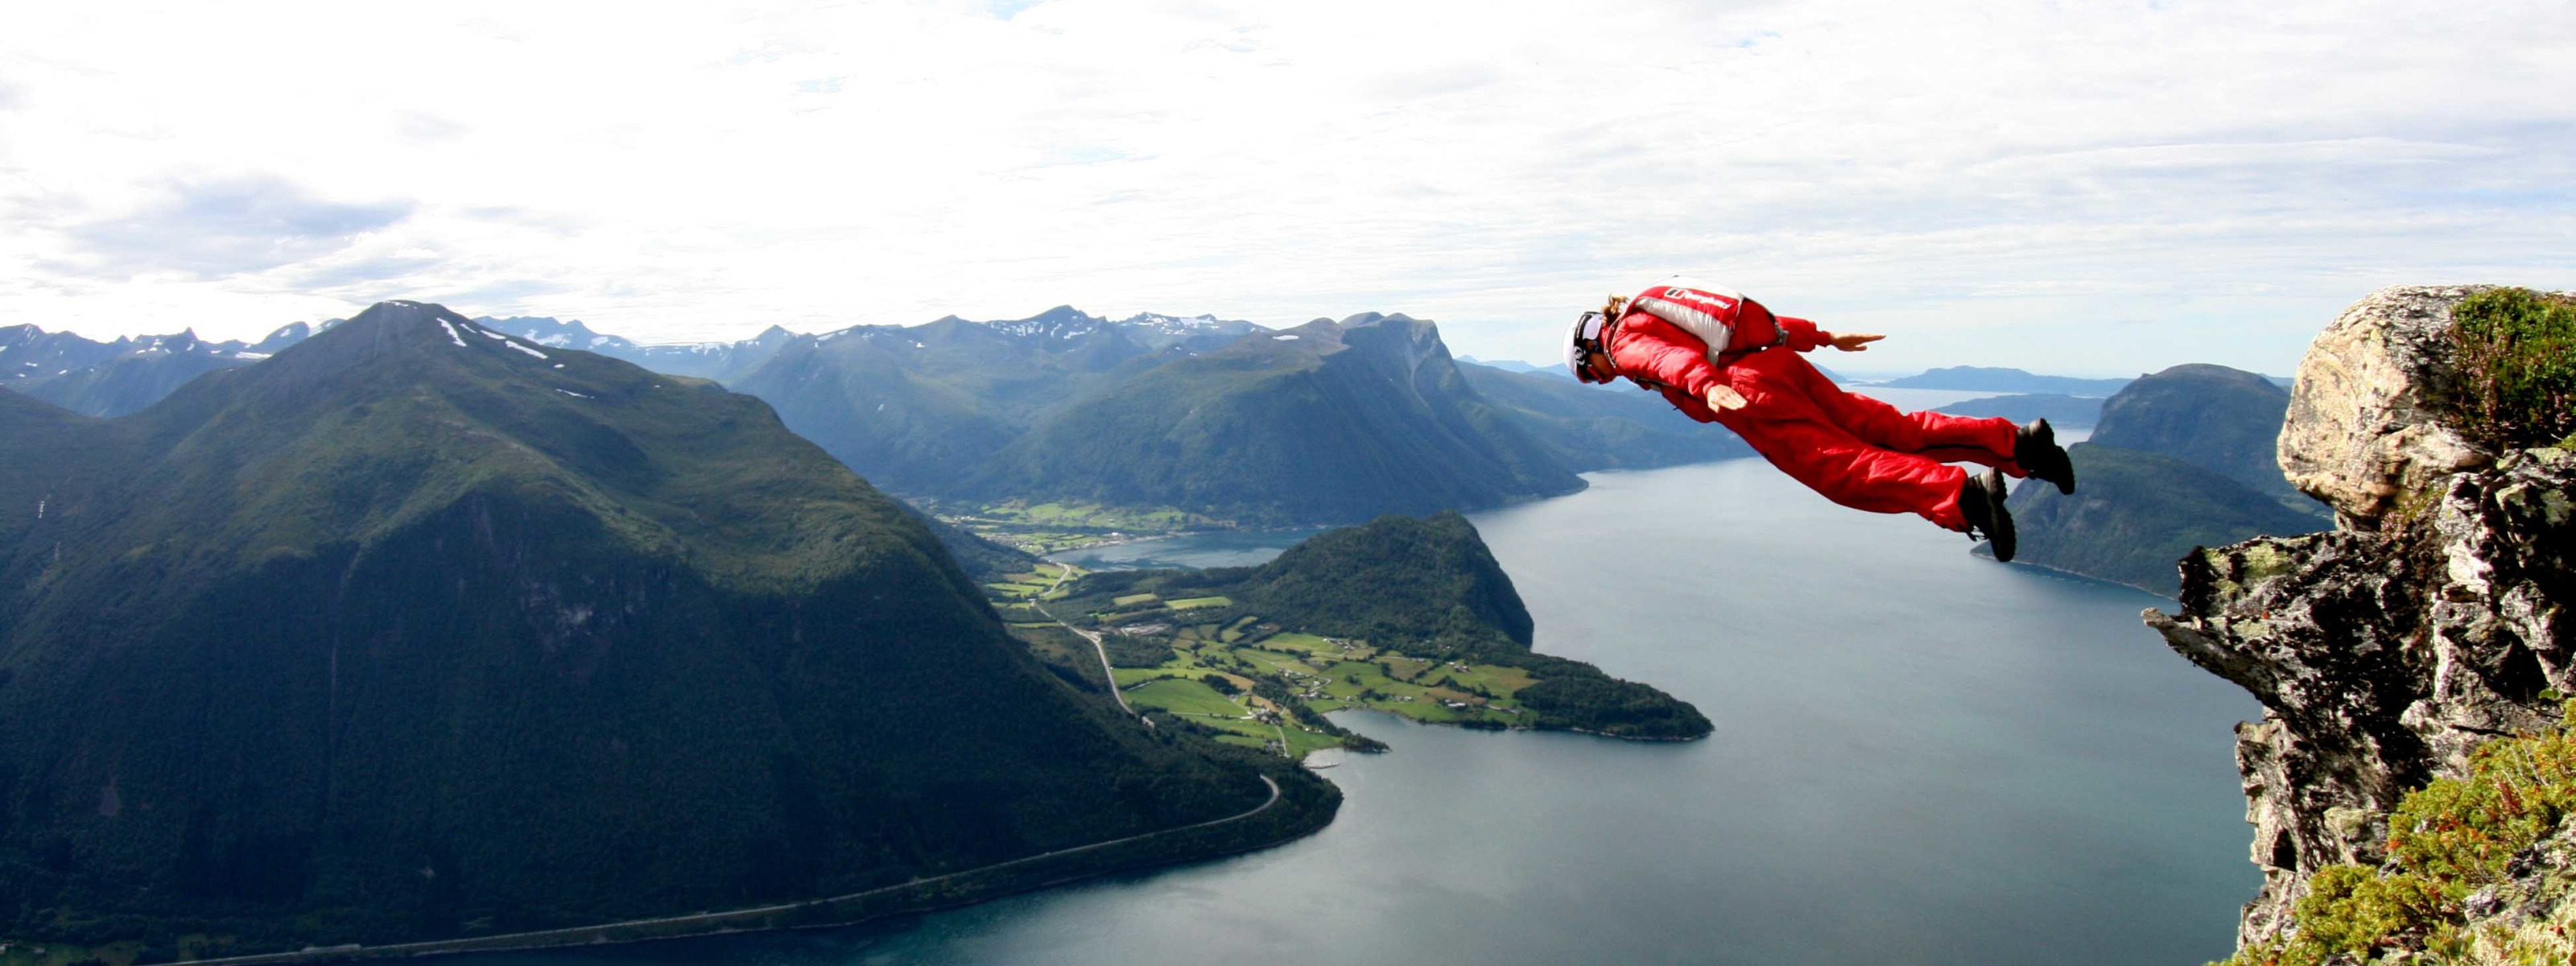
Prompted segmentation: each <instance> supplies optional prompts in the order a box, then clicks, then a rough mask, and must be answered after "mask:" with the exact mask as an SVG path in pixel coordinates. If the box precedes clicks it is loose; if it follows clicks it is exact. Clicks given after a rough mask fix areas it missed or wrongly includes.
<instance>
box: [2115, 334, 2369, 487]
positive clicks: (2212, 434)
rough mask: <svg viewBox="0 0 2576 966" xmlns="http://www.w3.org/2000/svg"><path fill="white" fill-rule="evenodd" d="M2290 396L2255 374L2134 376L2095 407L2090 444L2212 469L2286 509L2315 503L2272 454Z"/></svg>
mask: <svg viewBox="0 0 2576 966" xmlns="http://www.w3.org/2000/svg"><path fill="white" fill-rule="evenodd" d="M2289 408H2290V393H2289V391H2288V390H2286V389H2283V388H2281V387H2280V385H2279V384H2277V383H2274V382H2273V381H2272V380H2270V379H2267V378H2265V377H2263V376H2261V375H2257V374H2255V373H2251V372H2246V371H2244V370H2241V369H2230V368H2228V367H2226V366H2213V365H2206V364H2191V365H2181V366H2175V367H2173V368H2171V369H2166V370H2164V371H2162V372H2158V373H2154V374H2151V375H2145V376H2140V377H2138V379H2137V381H2135V382H2132V383H2130V384H2129V386H2128V388H2126V389H2122V390H2120V392H2119V393H2118V394H2117V395H2114V396H2112V397H2111V398H2110V399H2108V400H2105V401H2104V402H2103V403H2102V416H2101V420H2100V421H2099V423H2098V424H2097V425H2096V426H2095V427H2094V430H2093V436H2092V442H2096V443H2100V444H2102V445H2104V446H2118V447H2121V448H2124V449H2132V450H2139V451H2143V452H2149V453H2162V454H2164V455H2167V456H2171V457H2174V458H2175V459H2179V460H2182V461H2183V462H2186V463H2190V464H2192V465H2194V466H2200V467H2205V468H2208V469H2211V470H2216V471H2218V472H2219V473H2220V474H2223V475H2225V476H2226V477H2227V478H2229V479H2232V480H2235V481H2236V482H2238V483H2242V484H2244V485H2246V486H2248V487H2251V488H2253V489H2254V490H2256V491H2259V492H2261V493H2263V494H2264V495H2266V496H2268V497H2271V498H2272V499H2274V500H2276V501H2279V502H2281V503H2283V504H2286V505H2288V506H2289V507H2290V508H2291V509H2294V510H2299V511H2302V512H2308V513H2312V514H2314V515H2316V516H2319V517H2320V518H2322V517H2324V516H2325V515H2326V514H2325V511H2324V508H2323V506H2322V505H2320V504H2318V503H2317V502H2316V501H2315V500H2313V499H2310V498H2309V497H2308V496H2307V495H2305V494H2302V493H2300V492H2299V491H2297V490H2296V489H2293V488H2291V486H2290V484H2289V481H2288V480H2287V479H2286V478H2284V477H2283V476H2282V475H2281V464H2280V461H2279V459H2278V457H2277V455H2276V454H2275V449H2276V441H2277V440H2279V439H2280V436H2281V421H2282V419H2283V418H2284V417H2285V416H2286V414H2287V413H2288V412H2289Z"/></svg>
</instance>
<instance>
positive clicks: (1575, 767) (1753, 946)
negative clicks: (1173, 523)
mask: <svg viewBox="0 0 2576 966" xmlns="http://www.w3.org/2000/svg"><path fill="white" fill-rule="evenodd" d="M1592 479H1593V484H1594V485H1593V486H1592V488H1591V489H1590V490H1588V491H1586V492H1584V493H1581V494H1578V495H1575V496H1571V497H1566V498H1563V499H1558V500H1550V501H1546V502H1541V503H1535V504H1530V505H1526V506H1521V507H1515V508H1511V509H1506V510H1500V511H1495V512H1491V513H1485V514H1480V515H1478V516H1476V517H1475V518H1474V519H1475V522H1476V524H1477V526H1478V527H1479V528H1481V529H1482V530H1483V532H1484V536H1485V539H1486V541H1487V542H1488V543H1489V544H1491V545H1492V547H1493V550H1494V553H1495V555H1496V556H1497V557H1498V558H1500V559H1501V561H1502V563H1503V565H1504V567H1505V568H1506V569H1507V570H1509V571H1510V573H1511V575H1512V577H1513V580H1514V581H1515V582H1516V583H1517V584H1518V586H1519V589H1520V592H1521V595H1522V596H1523V597H1524V598H1525V599H1526V600H1527V601H1528V604H1529V608H1530V611H1531V613H1532V614H1533V615H1534V616H1535V617H1536V618H1537V621H1538V647H1539V649H1540V650H1543V651H1547V652H1551V653H1556V654H1562V655H1567V656H1571V657H1576V658H1581V659H1583V660H1588V661H1592V662H1595V663H1598V664H1600V665H1601V666H1602V667H1603V668H1605V669H1607V670H1609V671H1610V672H1611V673H1614V674H1617V675H1620V676H1623V677H1630V678H1636V679H1641V680H1645V681H1650V682H1653V683H1655V684H1657V685H1659V686H1662V687H1664V688H1665V689H1667V690H1670V691H1672V692H1673V693H1675V694H1678V695H1680V696H1681V697H1683V698H1686V699H1688V700H1690V701H1692V702H1694V703H1696V704H1698V705H1699V707H1700V708H1701V710H1703V711H1705V712H1707V714H1708V715H1709V717H1710V718H1711V719H1713V720H1714V721H1715V722H1716V723H1717V729H1718V730H1717V734H1716V735H1715V736H1714V737H1712V738H1710V739H1708V740H1706V741H1699V742H1692V743H1687V744H1644V743H1630V742H1620V741H1612V740H1607V739H1598V738H1590V737H1585V736H1580V735H1565V734H1528V733H1505V734H1491V733H1478V732H1466V731H1459V730H1454V729H1445V728H1434V727H1425V726H1415V725H1409V724H1406V723H1404V722H1403V721H1401V720H1400V719H1396V718H1393V717H1390V716H1386V715H1381V714H1376V713H1371V712H1351V713H1345V714H1343V715H1341V716H1340V717H1339V719H1338V720H1341V721H1343V723H1345V724H1347V725H1349V726H1352V727H1355V728H1358V729H1360V730H1362V731H1365V732H1367V733H1370V734H1373V735H1376V736H1379V737H1381V738H1384V739H1386V740H1387V741H1389V742H1390V743H1392V744H1393V745H1394V746H1395V750H1394V752H1393V753H1391V754H1387V755H1383V756H1348V757H1344V758H1342V759H1341V760H1340V764H1339V766H1338V767H1335V768H1333V769H1332V770H1330V771H1328V772H1327V773H1326V774H1327V775H1329V776H1330V777H1331V778H1332V779H1333V780H1334V781H1335V782H1336V783H1338V784H1340V785H1341V787H1342V789H1343V790H1344V792H1345V793H1346V795H1347V799H1346V801H1345V803H1344V805H1343V807H1342V812H1341V816H1340V818H1339V819H1337V820H1336V821H1335V822H1334V823H1333V824H1332V826H1331V827H1329V828H1327V829H1325V830H1324V831H1323V832H1322V833H1319V834H1317V835H1315V836H1313V837H1310V838H1307V839H1303V840H1300V841H1298V842H1295V843H1292V844H1290V845H1287V846H1283V847H1280V848H1277V849H1272V850H1269V851H1266V852H1262V853H1259V854H1255V855H1249V856H1241V857H1237V858H1233V859H1226V860H1221V861H1216V862H1209V863H1204V864H1201V865H1196V866H1191V867H1187V868H1181V869H1174V870H1166V871H1162V872H1156V873H1145V874H1139V875H1135V876H1129V877H1124V878H1117V879H1110V880H1102V881H1096V882H1092V883H1089V884H1085V885H1080V886H1075V887H1071V888H1066V889H1060V890H1056V891H1052V892H1047V893H1042V894H1038V895H1030V896H1021V897H1017V898H1012V899H1005V900H1001V901H998V902H993V903H989V904H986V905H983V906H978V907H975V908H970V909H964V910H959V911H954V912H947V913H941V914H937V915H931V916H923V917H915V918H910V919H904V920H899V921H893V922H887V923H880V924H876V925H871V926H863V927H857V928H851V929H841V930H832V931H825V932H816V933H800V934H792V935H769V936H749V937H731V938H723V939H708V940H684V941H676V942H668V943H662V944H656V945H650V946H642V947H627V948H620V949H613V950H604V951H597V952H592V951H580V952H568V953H550V954H537V955H518V956H493V957H480V958H479V959H480V964H479V966H500V964H501V963H502V962H504V961H506V962H507V963H509V964H512V966H574V964H587V963H594V962H595V963H601V964H620V966H622V964H640V963H691V964H696V963H707V964H724V966H771V964H775V966H843V964H879V963H882V964H996V966H999V964H1030V963H1071V964H1104V966H1106V964H1173V966H1206V964H1210V963H1223V964H1229V966H1248V964H1273V963H1276V964H1297V966H1311V964H1313V963H1316V962H1319V961H1324V962H1347V963H1397V962H1402V963H1423V964H1429V963H1442V964H1445V963H1478V964H1530V966H1538V964H1547V966H1558V964H1569V963H1725V964H1747V966H1751V964H1764V966H1773V964H1829V963H1830V964H1871V966H1878V964H1903V963H1934V964H1950V963H1956V964H1972V963H1973V964H1979V966H1992V964H2033V966H2036V964H2051V966H2056V964H2064V963H2087V964H2130V963H2135V964H2149V963H2153V964H2160V966H2174V964H2185V966H2187V964H2195V963H2200V962H2203V961H2205V960H2208V959H2213V958H2217V957H2221V956H2224V955H2225V954H2226V953H2227V952H2228V950H2229V944H2230V937H2231V936H2232V935H2233V929H2234V923H2235V916H2236V911H2237V906H2238V904H2240V903H2242V902H2243V901H2245V900H2246V899H2247V898H2248V897H2250V896H2251V895H2252V894H2253V891H2254V888H2255V886H2256V885H2257V876H2256V874H2255V872H2254V870H2253V867H2252V866H2250V865H2248V864H2247V863H2246V860H2245V850H2246V847H2247V846H2246V843H2247V841H2248V840H2249V833H2248V830H2247V829H2246V827H2245V825H2244V824H2243V821H2242V813H2243V809H2244V801H2243V799H2242V798H2241V797H2240V796H2239V793H2238V790H2237V785H2236V776H2235V773H2234V771H2233V768H2232V765H2231V762H2230V757H2229V756H2230V748H2231V744H2232V737H2231V735H2230V733H2229V726H2230V725H2232V724H2234V723H2235V722H2236V721H2238V720H2241V719H2245V718H2250V717H2252V716H2254V715H2256V714H2257V713H2258V709H2257V708H2256V706H2255V705H2254V703H2253V702H2252V701H2251V700H2250V699H2248V698H2247V697H2245V696H2244V695H2243V694H2242V693H2241V692H2239V691H2237V690H2235V689H2234V688H2233V687H2231V686H2229V685H2226V684H2224V683H2222V682H2220V681H2218V680H2217V679H2216V678H2213V677H2210V676H2208V675H2206V674H2203V673H2201V672H2199V671H2198V670H2196V669H2194V668H2192V667H2191V666H2190V665H2188V664H2186V663H2184V662H2183V660H2182V659H2181V658H2179V657H2177V656H2175V655H2174V654H2172V653H2171V652H2170V651H2167V650H2166V649H2165V647H2164V645H2163V644H2162V643H2161V642H2160V641H2159V640H2158V639H2157V638H2156V636H2155V635H2154V634H2153V633H2151V632H2149V631H2147V630H2146V629H2145V628H2144V627H2142V626H2141V625H2140V624H2139V623H2138V611H2139V610H2140V609H2141V608H2144V607H2150V606H2155V605H2157V604H2159V603H2162V602H2161V601H2160V600H2158V599H2157V598H2155V597H2152V596H2150V595H2147V594H2144V593H2141V592H2138V591H2135V590H2130V589H2127V588H2123V587H2116V586H2112V585H2108V584H2101V583H2095V582H2090V581H2083V580H2078V579H2073V578H2066V577H2060V576H2055V575H2051V574H2049V573H2047V572H2044V571H2039V570H2033V569H2028V568H2021V567H2011V566H2004V565H1998V564H1994V563H1992V562H1988V561H1981V560H1977V559H1974V558H1971V557H1969V556H1968V554H1967V549H1968V543H1967V541H1966V539H1965V538H1961V537H1956V536H1953V535H1950V534H1946V533H1942V532H1940V531H1937V530H1934V529H1933V528H1932V527H1931V526H1929V525H1927V524H1925V523H1923V522H1921V521H1919V520H1916V519H1913V518H1910V517H1906V518H1899V517H1884V516H1872V515H1867V514H1860V513H1854V512H1850V511H1845V510H1841V509H1838V508H1835V507H1833V506H1831V505H1830V504H1827V503H1826V502H1825V501H1824V500H1823V499H1821V498H1819V497H1816V496H1814V495H1812V494H1810V493H1808V492H1806V491H1805V490H1803V489H1801V488H1799V487H1798V486H1797V485H1795V484H1794V483H1790V482H1788V481H1786V480H1785V479H1783V478H1781V477H1780V476H1779V475H1778V474H1777V473H1775V472H1774V471H1772V470H1771V469H1770V468H1769V467H1767V466H1765V465H1762V464H1759V463H1753V462H1749V461H1739V462H1734V463H1725V464H1716V465H1709V466H1697V467H1683V468H1679V469H1671V470H1658V471H1652V472H1641V473H1619V474H1603V475H1598V476H1594V477H1592ZM1211 549H1212V550H1215V549H1224V548H1211ZM1241 549H1242V548H1239V547H1238V548H1232V549H1225V550H1224V552H1227V553H1233V552H1236V551H1238V550H1241ZM1154 552H1155V553H1156V554H1158V555H1162V558H1163V559H1184V557H1183V556H1182V555H1185V554H1189V553H1192V552H1195V551H1194V550H1193V548H1191V547H1189V546H1186V545H1182V546H1166V547H1164V548H1161V549H1159V550H1156V551H1154ZM1228 562H1232V563H1244V562H1251V561H1247V560H1239V559H1231V558H1230V559H1229V561H1228Z"/></svg>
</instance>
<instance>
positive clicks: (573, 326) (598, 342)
mask: <svg viewBox="0 0 2576 966" xmlns="http://www.w3.org/2000/svg"><path fill="white" fill-rule="evenodd" d="M474 324H476V325H479V326H482V327H484V328H487V329H491V330H492V331H495V332H506V333H509V334H511V335H515V336H518V337H519V338H522V339H526V340H528V341H530V342H534V343H536V344H538V345H541V346H545V347H547V348H551V349H580V350H582V351H584V352H596V353H599V354H600V355H604V356H610V357H613V358H618V359H625V360H626V361H628V362H633V361H635V360H634V358H633V356H634V353H635V351H636V350H637V349H639V348H642V347H640V346H637V345H636V344H635V343H632V342H628V341H626V340H625V339H624V338H621V337H619V336H613V335H601V334H599V333H597V332H593V331H591V330H590V327H589V326H587V325H583V324H581V320H580V319H574V320H572V321H570V322H565V321H561V320H558V319H551V318H546V317H543V316H529V315H514V316H511V317H509V318H506V319H496V318H493V317H491V316H488V315H483V316H476V317H475V318H474Z"/></svg>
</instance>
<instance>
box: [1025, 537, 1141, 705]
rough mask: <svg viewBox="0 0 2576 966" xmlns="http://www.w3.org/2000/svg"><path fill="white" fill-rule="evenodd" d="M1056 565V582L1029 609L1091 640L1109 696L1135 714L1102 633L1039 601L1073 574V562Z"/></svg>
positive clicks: (1032, 601) (1033, 600)
mask: <svg viewBox="0 0 2576 966" xmlns="http://www.w3.org/2000/svg"><path fill="white" fill-rule="evenodd" d="M1056 566H1057V567H1059V568H1061V569H1059V570H1057V571H1056V574H1055V583H1052V584H1049V585H1047V589H1046V590H1045V591H1043V592H1040V593H1039V594H1038V595H1037V596H1036V597H1032V598H1029V609H1031V610H1034V611H1037V612H1038V613H1041V614H1045V615H1046V619H1048V620H1051V621H1054V622H1055V623H1056V626H1058V627H1062V628H1064V629H1065V630H1068V631H1072V632H1074V633H1075V634H1078V635H1081V637H1082V639H1083V640H1086V641H1090V642H1091V652H1092V653H1094V654H1098V655H1100V679H1101V680H1103V681H1107V682H1109V696H1110V697H1113V698H1116V699H1118V710H1120V711H1124V712H1127V713H1128V714H1131V715H1132V714H1135V713H1136V709H1135V708H1132V707H1129V706H1128V704H1127V695H1126V694H1125V693H1124V692H1121V691H1119V690H1118V674H1117V673H1116V672H1114V671H1111V670H1110V669H1109V648H1107V647H1104V646H1102V645H1101V643H1100V634H1099V633H1098V632H1096V631H1086V630H1083V629H1082V628H1079V627H1075V626H1073V625H1071V624H1067V623H1065V622H1064V618H1061V617H1057V616H1055V612H1054V611H1051V610H1048V609H1046V605H1045V604H1041V603H1038V601H1040V600H1044V599H1046V595H1048V594H1052V593H1055V591H1056V588H1058V587H1062V586H1064V579H1065V578H1067V577H1071V576H1073V565H1072V564H1057V565H1056ZM1153 726H1154V723H1153V722H1151V721H1147V722H1145V727H1148V728H1151V727H1153Z"/></svg>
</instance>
